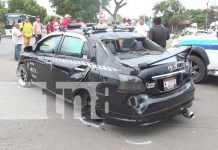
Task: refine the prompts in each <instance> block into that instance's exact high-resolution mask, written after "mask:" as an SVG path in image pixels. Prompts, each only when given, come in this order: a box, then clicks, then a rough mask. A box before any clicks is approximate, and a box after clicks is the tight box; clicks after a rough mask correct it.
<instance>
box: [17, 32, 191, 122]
mask: <svg viewBox="0 0 218 150" xmlns="http://www.w3.org/2000/svg"><path fill="white" fill-rule="evenodd" d="M53 37H59V38H58V39H55V40H50V39H52V38H53ZM69 38H72V39H74V40H75V39H76V40H75V41H78V40H79V41H80V42H79V43H77V44H76V42H75V45H80V46H79V48H78V47H76V49H77V51H76V53H75V52H74V49H73V50H72V52H71V51H70V54H71V55H69V52H68V53H61V52H62V48H63V47H64V50H66V51H67V50H68V49H71V47H70V45H71V42H70V43H68V44H63V43H65V39H69ZM44 42H45V43H46V44H44ZM47 45H50V46H47ZM54 45H56V46H54ZM41 47H42V49H41ZM50 47H51V48H52V49H51V53H49V54H47V53H46V51H49V50H50ZM45 48H46V51H45ZM78 49H79V50H80V51H78ZM43 50H44V51H43ZM191 51H192V47H191V46H182V47H179V48H175V50H173V51H172V52H167V51H166V50H165V49H163V48H161V47H160V46H158V45H156V44H155V43H153V42H152V41H150V40H149V39H146V38H144V37H143V36H141V35H139V34H137V33H134V32H127V31H126V30H118V29H116V30H110V31H107V30H104V29H103V30H101V29H97V30H96V29H93V28H87V29H83V30H81V29H78V28H77V29H74V30H72V31H69V32H56V33H52V34H50V35H48V36H47V37H45V38H44V39H42V40H41V41H39V42H38V43H37V44H36V45H35V46H34V47H26V48H25V49H24V53H23V54H22V56H21V59H20V62H19V65H18V69H17V76H18V82H19V83H20V85H21V86H23V87H25V86H26V85H27V82H45V81H47V88H48V89H49V90H50V91H52V92H54V93H58V90H57V89H56V83H57V82H68V83H76V86H74V87H73V90H72V89H71V90H67V91H66V92H65V93H64V97H65V98H66V99H68V100H71V101H73V100H75V99H76V98H77V96H80V97H81V99H82V117H87V118H89V117H90V115H91V114H94V115H97V117H98V118H101V119H103V120H104V121H105V122H107V123H112V124H117V125H128V126H130V125H147V124H151V123H156V122H159V121H162V120H165V119H168V118H171V117H173V116H176V115H180V114H183V115H184V116H185V117H187V118H191V117H193V115H194V114H193V113H192V112H190V111H189V108H190V107H191V106H192V102H193V100H194V91H195V87H194V83H193V81H192V78H191V73H192V68H191V65H190V63H189V61H188V57H189V54H190V52H191ZM42 52H44V53H42ZM75 54H76V55H75ZM93 82H94V83H98V85H97V87H96V89H94V86H92V85H91V86H90V85H89V83H93ZM80 84H81V85H84V86H83V87H79V86H77V85H80ZM86 86H87V87H88V86H90V87H91V89H92V91H93V92H92V93H90V92H89V91H87V90H86ZM59 91H60V90H59ZM62 94H63V93H62ZM93 94H96V98H97V99H96V101H95V102H92V95H93ZM93 105H94V106H93ZM92 108H94V109H92ZM93 111H94V112H93ZM95 118H96V117H95ZM95 118H94V119H95Z"/></svg>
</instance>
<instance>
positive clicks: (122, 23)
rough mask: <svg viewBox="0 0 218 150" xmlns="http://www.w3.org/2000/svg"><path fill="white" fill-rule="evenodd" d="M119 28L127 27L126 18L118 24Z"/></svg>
mask: <svg viewBox="0 0 218 150" xmlns="http://www.w3.org/2000/svg"><path fill="white" fill-rule="evenodd" d="M120 26H121V27H127V26H129V24H128V22H127V21H126V17H123V18H122V22H121V24H120Z"/></svg>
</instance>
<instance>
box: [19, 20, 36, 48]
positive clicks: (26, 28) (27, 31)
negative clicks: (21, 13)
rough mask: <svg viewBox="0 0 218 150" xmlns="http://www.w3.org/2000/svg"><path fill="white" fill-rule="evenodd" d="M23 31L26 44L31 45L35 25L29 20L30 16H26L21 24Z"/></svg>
mask: <svg viewBox="0 0 218 150" xmlns="http://www.w3.org/2000/svg"><path fill="white" fill-rule="evenodd" d="M20 28H21V30H22V32H23V39H24V46H28V45H30V40H31V37H32V36H33V27H32V25H31V23H30V22H29V17H26V19H25V20H24V22H23V23H22V24H21V26H20Z"/></svg>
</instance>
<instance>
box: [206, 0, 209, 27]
mask: <svg viewBox="0 0 218 150" xmlns="http://www.w3.org/2000/svg"><path fill="white" fill-rule="evenodd" d="M208 9H209V0H208V2H207V13H206V29H207V27H208V13H209V10H208Z"/></svg>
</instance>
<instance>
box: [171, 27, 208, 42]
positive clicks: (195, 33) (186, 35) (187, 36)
mask: <svg viewBox="0 0 218 150" xmlns="http://www.w3.org/2000/svg"><path fill="white" fill-rule="evenodd" d="M208 34H209V32H207V31H205V30H188V31H184V32H183V33H182V34H181V35H180V36H179V38H177V39H175V40H173V41H172V46H176V45H178V43H179V42H181V41H184V40H187V39H190V38H195V37H197V36H202V35H208Z"/></svg>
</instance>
